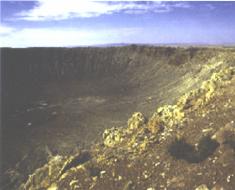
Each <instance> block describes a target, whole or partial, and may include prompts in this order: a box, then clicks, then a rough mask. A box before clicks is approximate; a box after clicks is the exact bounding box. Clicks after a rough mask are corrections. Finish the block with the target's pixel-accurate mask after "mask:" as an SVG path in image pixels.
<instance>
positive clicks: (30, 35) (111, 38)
mask: <svg viewBox="0 0 235 190" xmlns="http://www.w3.org/2000/svg"><path fill="white" fill-rule="evenodd" d="M141 31H142V29H141V28H113V29H106V30H104V29H99V30H95V31H94V30H80V29H77V28H66V29H64V28H37V29H36V28H34V29H30V28H26V29H22V30H15V31H14V32H10V33H8V34H6V35H1V40H0V41H1V42H2V44H1V46H2V47H61V46H62V47H64V46H79V45H80V46H81V45H94V44H105V43H118V42H120V40H121V39H123V40H124V41H125V42H128V39H131V37H132V36H135V35H140V33H141Z"/></svg>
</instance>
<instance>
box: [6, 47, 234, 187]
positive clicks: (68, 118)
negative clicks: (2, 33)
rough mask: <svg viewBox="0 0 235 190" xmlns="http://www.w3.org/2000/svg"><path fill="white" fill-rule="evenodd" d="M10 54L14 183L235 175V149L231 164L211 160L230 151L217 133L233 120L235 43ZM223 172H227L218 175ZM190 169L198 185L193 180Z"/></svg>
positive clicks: (171, 181) (157, 181) (163, 181)
mask: <svg viewBox="0 0 235 190" xmlns="http://www.w3.org/2000/svg"><path fill="white" fill-rule="evenodd" d="M2 54H3V69H2V70H3V82H4V86H3V87H4V96H3V98H4V100H5V101H3V103H4V105H3V108H4V122H3V124H4V126H3V142H4V144H3V163H4V167H5V171H6V172H5V174H4V177H5V178H4V181H3V182H4V183H3V184H4V187H5V188H6V189H7V188H8V189H9V188H11V189H12V188H13V189H17V188H19V187H20V184H22V185H21V188H23V189H24V188H25V189H46V188H52V189H53V188H54V189H89V188H90V189H92V188H93V189H110V188H111V187H112V189H147V188H152V189H154V188H155V189H164V188H167V189H192V188H196V187H197V186H199V185H200V183H203V184H204V183H205V185H207V186H208V187H209V188H210V187H212V186H213V185H215V184H213V183H214V182H213V181H211V180H209V179H208V183H206V181H203V179H204V178H203V174H204V173H203V171H204V172H205V171H207V172H208V173H207V175H208V176H211V179H212V177H214V178H215V180H214V181H218V180H217V178H218V179H219V178H220V177H221V178H222V175H223V176H225V174H226V175H227V174H228V173H229V172H230V173H233V175H234V172H233V169H234V168H233V167H231V163H232V162H233V161H234V160H233V156H231V155H232V154H233V153H234V152H233V151H234V148H230V149H229V148H228V149H229V150H228V151H230V152H231V153H230V154H231V155H230V156H228V157H229V159H230V158H231V159H230V161H228V164H227V166H228V168H230V169H231V170H227V169H226V168H225V169H223V168H222V169H221V167H220V166H218V168H216V167H217V165H216V166H215V167H212V169H211V170H209V169H208V168H209V167H210V159H212V160H213V158H210V156H211V155H213V156H214V154H215V155H216V156H215V157H218V158H219V157H220V155H217V153H216V152H217V151H219V152H221V150H220V149H221V147H222V151H223V147H224V146H223V145H222V144H223V143H222V142H221V141H220V140H218V139H214V138H216V137H213V138H212V136H213V135H214V134H215V133H216V131H219V129H220V128H223V126H225V125H226V124H227V126H228V125H233V124H232V121H233V120H232V118H233V116H234V104H233V102H234V99H233V98H234V97H233V94H234V93H233V92H234V86H235V85H234V66H235V61H234V60H235V51H234V49H232V48H168V47H146V46H127V47H115V48H75V49H73V48H71V49H63V48H57V49H56V48H55V49H53V48H48V49H44V48H42V49H40V48H32V49H18V50H15V49H4V50H2ZM226 96H227V98H225V97H226ZM224 105H226V106H224ZM210 106H211V107H210ZM134 112H136V113H134ZM133 113H134V114H133ZM220 113H223V114H220ZM132 114H133V116H132V117H131V118H130V116H131V115H132ZM214 120H216V122H215V121H214ZM217 120H218V121H217ZM127 121H128V122H127ZM211 123H213V124H211ZM229 123H231V124H229ZM212 125H215V126H212ZM227 128H229V129H231V130H233V127H227ZM105 129H107V130H105ZM203 131H205V132H203ZM225 131H226V130H225ZM232 134H233V133H232ZM101 138H103V139H101ZM231 138H232V139H233V138H234V136H232V137H231ZM95 140H97V142H96V143H95ZM194 144H198V145H194ZM208 144H209V145H208ZM230 144H232V145H231V146H232V147H233V146H234V145H233V140H232V143H230ZM16 145H17V146H16ZM90 145H92V146H91V147H90ZM229 146H230V145H229ZM218 147H219V148H218ZM84 148H86V149H87V150H86V151H84ZM182 149H183V150H182ZM207 149H209V150H207ZM184 152H185V153H184ZM218 154H220V153H218ZM13 155H14V156H13ZM190 155H191V156H190ZM222 155H223V153H222ZM218 158H216V159H218ZM221 159H223V158H221ZM47 162H48V164H46V163H47ZM222 162H223V161H222ZM15 164H16V165H15ZM152 165H154V166H152ZM155 165H156V166H155ZM227 166H226V167H227ZM191 167H193V168H191ZM36 168H39V169H37V170H35V169H36ZM126 168H128V170H126ZM166 168H167V169H166ZM187 168H189V169H187ZM203 168H204V169H203ZM205 168H206V169H205ZM178 170H179V171H178ZM217 170H221V171H222V172H221V173H220V174H218V176H217V174H216V175H213V172H215V171H217ZM228 171H229V172H228ZM195 172H196V173H199V174H200V173H202V174H201V175H196V173H195ZM226 172H228V173H226ZM32 173H33V175H31V176H30V177H29V178H28V175H29V174H32ZM160 174H161V175H160ZM168 174H169V175H168ZM178 174H181V175H178ZM194 174H195V175H196V176H199V177H197V178H195V176H194ZM159 175H160V176H159ZM166 175H168V176H167V177H166ZM187 175H188V176H191V177H192V178H193V179H194V181H193V180H191V181H190V180H189V181H184V178H186V176H187ZM228 175H230V177H229V179H230V178H231V180H232V179H233V176H232V174H228ZM178 177H180V179H178ZM231 180H230V181H231ZM177 185H180V186H177ZM219 185H224V184H223V182H221V184H219ZM233 186H234V184H233V183H230V184H229V182H228V184H227V185H225V186H224V188H225V189H230V187H233ZM231 189H232V188H231Z"/></svg>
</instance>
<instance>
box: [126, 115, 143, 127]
mask: <svg viewBox="0 0 235 190" xmlns="http://www.w3.org/2000/svg"><path fill="white" fill-rule="evenodd" d="M127 124H128V128H129V129H131V130H132V129H137V128H139V127H141V126H143V125H144V124H145V117H144V115H143V114H142V113H140V112H135V113H134V114H133V115H132V116H131V118H130V119H128V122H127Z"/></svg>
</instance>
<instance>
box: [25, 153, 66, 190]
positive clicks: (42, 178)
mask: <svg viewBox="0 0 235 190" xmlns="http://www.w3.org/2000/svg"><path fill="white" fill-rule="evenodd" d="M65 161H66V158H65V157H62V156H54V157H53V158H52V159H51V160H50V161H49V163H47V164H45V165H44V166H43V167H41V168H39V169H37V170H36V171H35V172H34V173H33V174H32V175H30V176H29V178H28V180H27V181H26V183H25V184H22V185H21V188H20V189H35V190H36V189H47V188H49V189H53V188H54V189H56V188H55V187H54V186H51V185H52V184H53V183H54V182H55V181H56V179H57V177H58V173H59V171H60V170H61V168H62V166H63V164H64V162H65Z"/></svg>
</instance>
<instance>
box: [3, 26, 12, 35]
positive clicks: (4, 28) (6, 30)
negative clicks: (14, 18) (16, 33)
mask: <svg viewBox="0 0 235 190" xmlns="http://www.w3.org/2000/svg"><path fill="white" fill-rule="evenodd" d="M13 30H14V28H12V27H9V26H4V25H0V35H7V34H9V33H11V32H12V31H13Z"/></svg>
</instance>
